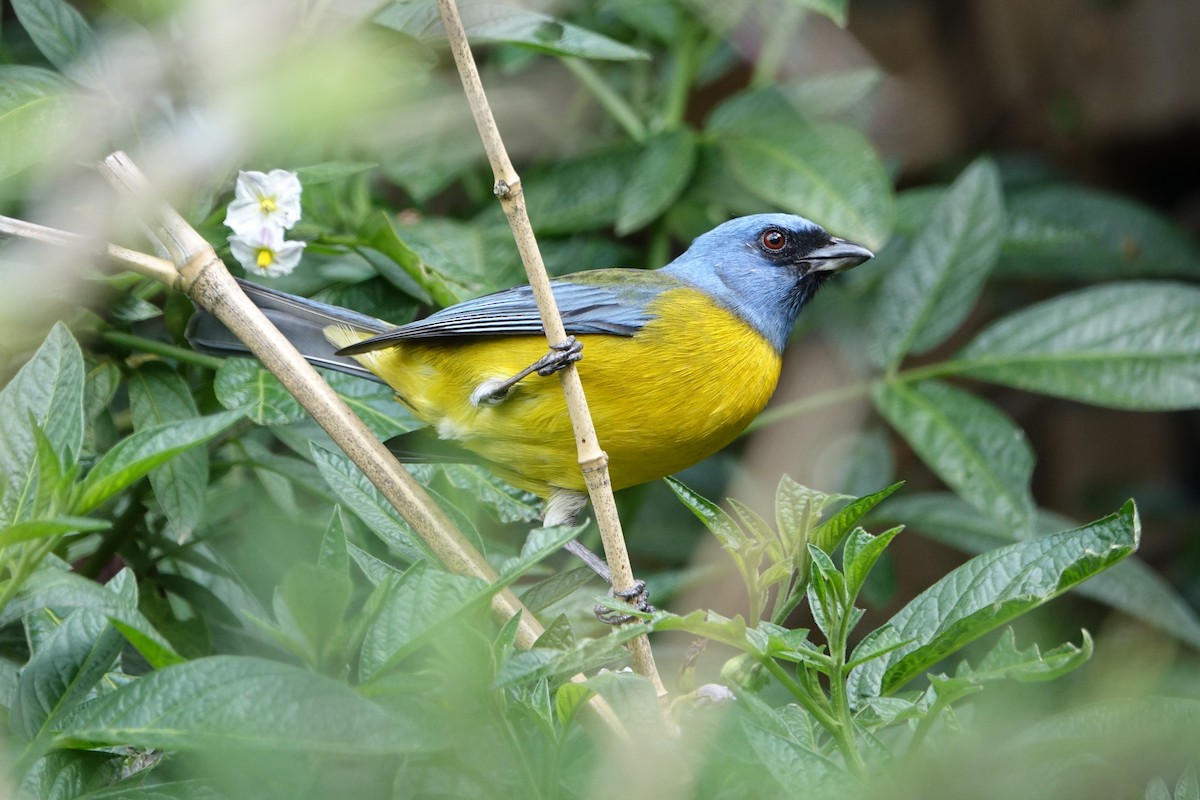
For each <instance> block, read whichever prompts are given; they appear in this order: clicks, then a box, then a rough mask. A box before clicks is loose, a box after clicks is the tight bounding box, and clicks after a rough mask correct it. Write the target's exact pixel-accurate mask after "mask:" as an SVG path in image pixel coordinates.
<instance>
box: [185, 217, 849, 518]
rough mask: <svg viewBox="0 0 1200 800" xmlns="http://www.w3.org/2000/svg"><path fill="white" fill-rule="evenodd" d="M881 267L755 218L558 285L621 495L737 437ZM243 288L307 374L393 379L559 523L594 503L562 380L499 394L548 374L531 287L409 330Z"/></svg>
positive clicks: (210, 332)
mask: <svg viewBox="0 0 1200 800" xmlns="http://www.w3.org/2000/svg"><path fill="white" fill-rule="evenodd" d="M871 257H872V254H871V252H870V251H869V250H867V249H866V248H864V247H861V246H859V245H857V244H854V243H852V242H848V241H845V240H844V239H839V238H835V237H833V236H831V235H829V234H828V233H827V232H826V231H825V230H824V229H823V228H821V227H820V226H819V225H817V224H815V223H813V222H810V221H809V220H807V219H804V218H803V217H798V216H793V215H789V214H757V215H754V216H748V217H741V218H738V219H734V220H730V221H729V222H725V223H723V224H721V225H719V226H717V227H716V228H714V229H713V230H711V231H709V232H708V233H705V234H704V235H702V236H700V237H698V238H697V239H696V240H695V241H694V242H693V243H692V245H691V247H689V248H688V249H687V251H686V252H684V253H683V255H681V256H679V257H678V258H677V259H675V260H674V261H672V262H671V263H670V264H668V265H666V266H665V267H662V268H661V269H657V270H636V269H604V270H594V271H590V272H580V273H576V274H572V275H567V276H564V277H561V278H557V279H556V280H554V281H553V282H552V285H553V289H554V297H555V300H556V301H557V303H558V308H559V311H560V313H561V314H562V318H563V323H564V325H565V326H566V330H567V333H568V334H570V335H572V336H574V337H576V338H577V339H578V341H579V342H581V343H582V345H583V347H582V360H580V361H579V364H578V368H579V373H580V378H581V379H582V381H583V386H584V390H585V392H586V393H587V397H588V405H589V406H590V408H591V412H592V417H593V419H594V421H595V425H596V433H597V436H598V438H599V442H600V446H601V447H602V448H603V449H604V450H605V451H606V452H607V453H608V458H609V470H610V475H611V478H612V484H613V488H615V489H620V488H623V487H626V486H632V485H634V484H638V483H643V482H645V481H650V480H654V479H656V478H661V477H663V476H665V475H669V474H671V473H673V472H677V471H679V470H682V469H684V468H685V467H688V466H691V465H692V464H695V463H696V462H698V461H700V460H701V459H703V458H705V457H707V456H709V455H711V454H712V453H714V452H716V451H717V450H720V449H721V448H722V447H724V446H725V445H727V444H729V443H730V442H731V441H733V439H734V438H735V437H736V436H737V435H738V434H739V433H741V432H742V430H744V429H745V427H746V426H747V425H748V424H749V423H750V421H751V420H752V419H754V417H755V415H757V414H758V413H759V411H761V410H762V409H763V407H764V406H765V405H766V404H767V401H768V400H769V399H770V397H771V394H772V393H773V392H774V391H775V385H776V383H777V381H778V379H779V372H780V366H781V358H782V354H783V350H784V347H785V345H786V344H787V341H788V337H789V335H790V333H791V330H792V325H793V323H794V322H795V320H796V315H797V314H799V313H800V310H801V309H802V308H803V307H804V305H805V303H807V302H808V301H809V300H810V299H811V298H812V296H813V294H814V293H815V292H816V291H817V289H818V288H819V287H820V286H821V284H823V283H824V282H825V281H826V280H827V279H828V278H829V277H830V276H832V275H833V274H835V273H837V272H839V271H841V270H844V269H848V268H850V267H854V266H856V265H858V264H861V263H863V262H864V261H866V260H867V259H869V258H871ZM248 289H249V290H250V293H251V296H252V297H253V298H254V299H255V301H256V302H257V303H258V304H259V305H260V306H261V307H263V309H264V310H265V311H266V312H267V314H268V316H269V317H271V319H272V320H273V321H274V322H275V324H276V325H277V326H279V328H280V330H282V331H283V333H284V334H285V335H287V336H288V338H289V339H291V340H292V341H293V343H294V344H295V345H296V346H297V348H298V349H299V350H300V351H301V352H302V353H304V354H305V356H306V357H307V358H309V360H310V361H312V362H313V363H316V364H318V365H320V366H326V367H332V368H334V369H339V370H343V371H347V372H351V373H354V374H359V375H363V376H365V377H372V378H375V379H377V380H382V381H383V382H384V383H386V384H388V385H389V386H390V387H391V388H392V389H394V390H395V392H396V395H397V397H398V399H399V400H400V402H402V403H403V404H404V405H406V406H407V407H408V408H409V409H411V411H412V412H413V414H415V415H416V416H417V418H419V419H420V420H422V421H423V422H425V423H427V425H428V426H429V429H430V430H431V431H432V432H436V434H437V436H438V437H439V438H440V439H443V440H451V441H452V442H454V443H456V444H457V445H460V446H461V447H462V448H463V449H465V450H466V451H469V452H470V453H472V454H474V455H475V456H476V457H477V458H478V459H479V460H481V461H482V462H483V463H484V464H485V465H486V466H488V467H489V468H490V469H492V470H493V471H494V472H495V473H496V474H497V475H499V476H501V477H503V478H504V479H505V480H507V481H509V482H510V483H512V484H513V485H514V486H518V487H520V488H522V489H526V490H528V491H530V492H533V493H535V494H537V495H539V496H540V497H542V498H543V499H544V500H545V501H546V503H547V507H546V518H545V522H546V524H547V525H553V524H558V523H561V522H564V521H567V520H570V519H572V518H573V517H574V515H575V514H576V512H578V511H579V509H580V508H581V507H582V506H583V504H584V502H585V501H586V497H587V495H586V489H585V487H584V482H583V476H582V474H581V472H580V468H579V464H578V460H577V455H576V449H575V440H574V436H573V434H572V429H571V422H570V418H569V417H568V415H567V409H566V403H565V401H564V399H563V394H562V389H561V388H560V386H559V382H558V381H557V380H551V379H547V378H545V377H540V376H539V375H538V374H536V373H535V374H531V375H529V376H528V377H525V378H523V379H521V380H518V381H516V382H515V383H513V384H512V385H511V386H509V387H507V391H505V390H504V386H505V382H506V381H508V380H509V379H511V378H512V377H513V376H514V375H517V374H519V373H520V372H522V371H523V370H525V369H526V368H527V367H529V366H530V365H531V364H534V363H543V364H544V363H545V362H540V359H541V358H542V357H543V354H544V353H545V352H546V340H545V336H544V334H543V332H542V325H541V318H540V316H539V314H538V310H537V307H536V305H535V303H534V300H533V295H532V292H531V290H530V288H529V287H528V286H518V287H516V288H513V289H507V290H504V291H501V292H497V293H495V294H490V295H487V296H484V297H479V298H476V299H474V300H467V301H466V302H463V303H459V304H458V305H455V306H451V307H450V308H446V309H443V310H441V311H438V312H437V313H435V314H432V315H430V316H429V317H426V318H425V319H422V320H419V321H417V322H412V323H409V324H407V325H401V326H398V327H397V326H393V325H390V324H388V323H386V322H381V321H379V320H377V319H374V318H371V317H367V316H364V315H361V314H357V313H355V312H352V311H347V310H345V309H341V308H337V307H335V306H329V305H325V304H322V303H316V302H314V301H311V300H306V299H303V298H298V297H292V296H290V295H285V294H282V293H279V292H273V291H270V290H265V289H262V288H261V287H248ZM189 335H190V337H191V338H192V340H193V343H195V344H196V345H197V346H200V347H204V348H207V349H210V350H211V349H217V350H228V349H241V348H240V345H239V344H238V343H237V342H236V340H233V339H232V337H231V336H230V335H229V334H228V332H222V331H220V330H218V329H217V326H216V325H214V324H213V322H212V321H211V319H210V320H207V321H206V320H205V318H203V317H200V318H198V320H197V322H195V323H194V324H193V326H192V329H191V331H190V334H189ZM562 360H564V361H565V360H566V357H564V358H563V359H562ZM496 387H502V388H501V390H500V391H496ZM405 440H408V441H407V442H406V441H405ZM412 441H413V437H412V434H406V435H405V436H402V437H398V440H397V441H396V442H395V448H394V449H398V450H406V451H407V450H412V449H413V448H412V447H411V446H410V443H411V442H412ZM416 449H420V447H419V445H418V446H417V448H416ZM418 457H419V454H418Z"/></svg>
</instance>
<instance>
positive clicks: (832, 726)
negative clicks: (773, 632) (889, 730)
mask: <svg viewBox="0 0 1200 800" xmlns="http://www.w3.org/2000/svg"><path fill="white" fill-rule="evenodd" d="M760 661H761V663H762V665H763V666H765V667H766V668H767V672H769V673H771V675H773V676H774V677H775V680H777V681H779V682H780V683H781V684H782V685H783V688H785V689H787V690H788V691H789V692H791V694H792V696H793V697H795V698H796V700H797V701H799V703H800V705H802V706H804V710H805V711H807V712H808V713H810V714H812V715H813V717H814V718H815V719H816V720H817V722H818V723H820V725H821V727H822V728H824V729H825V730H827V731H829V733H830V735H832V736H833V738H834V739H841V738H842V737H843V736H844V735H845V734H844V732H843V731H842V729H841V723H840V722H838V721H837V719H836V718H834V717H833V715H832V714H830V713H829V711H828V710H826V709H825V708H824V707H822V706H821V705H820V704H819V703H818V702H817V699H816V698H815V697H813V696H812V695H810V694H809V693H808V692H807V691H806V690H805V688H804V687H803V686H801V685H800V683H799V682H798V681H797V680H796V679H795V678H793V677H792V676H791V675H788V674H787V670H785V669H784V668H783V667H781V666H779V662H777V661H776V660H775V659H773V658H771V657H769V656H762V657H761V658H760ZM821 699H822V700H824V699H825V698H824V697H822V698H821ZM838 746H839V747H841V746H842V745H841V744H840V743H839V745H838Z"/></svg>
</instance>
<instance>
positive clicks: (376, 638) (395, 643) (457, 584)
mask: <svg viewBox="0 0 1200 800" xmlns="http://www.w3.org/2000/svg"><path fill="white" fill-rule="evenodd" d="M487 590H488V586H487V584H486V583H485V582H484V581H482V580H480V579H478V578H469V577H467V576H464V575H455V574H453V573H449V572H443V571H441V570H438V569H435V568H432V567H429V566H428V564H427V562H420V563H418V564H416V565H414V566H413V567H412V568H410V569H409V570H408V571H407V572H405V573H404V575H403V577H402V578H401V579H400V581H399V583H398V584H397V585H396V586H395V588H393V590H392V592H391V593H390V594H389V595H388V597H387V599H386V601H385V602H384V604H383V606H382V608H381V609H380V611H379V615H378V616H377V617H376V618H375V621H374V622H373V623H371V626H370V628H368V629H367V635H366V637H365V638H364V639H363V644H362V653H361V655H360V657H359V666H358V670H359V677H360V679H361V680H362V681H364V682H370V681H373V680H376V679H378V678H379V677H380V676H382V675H383V674H384V673H385V672H386V671H388V670H389V669H391V668H392V667H393V666H394V665H396V664H398V663H399V662H400V661H402V660H403V659H404V658H405V657H407V656H408V655H409V654H410V653H411V652H412V651H413V649H415V648H416V647H417V646H419V645H421V644H423V643H425V642H426V641H428V640H429V638H430V637H431V636H433V635H434V634H435V633H436V632H437V631H438V630H439V629H440V628H442V627H444V626H445V625H446V623H447V622H448V621H449V620H451V619H452V618H454V617H456V616H458V615H459V614H462V613H463V612H464V611H466V610H467V609H469V608H472V607H476V606H478V605H479V604H480V603H481V601H482V600H484V599H486V597H487Z"/></svg>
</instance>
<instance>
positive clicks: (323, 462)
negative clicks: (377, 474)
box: [311, 444, 426, 561]
mask: <svg viewBox="0 0 1200 800" xmlns="http://www.w3.org/2000/svg"><path fill="white" fill-rule="evenodd" d="M311 450H312V458H313V463H315V464H316V465H317V469H318V470H320V472H321V475H322V477H324V478H325V481H326V483H328V484H329V487H330V488H331V489H333V491H334V494H336V495H337V496H338V499H339V500H340V501H341V503H342V508H346V509H350V510H352V511H353V512H354V514H355V515H356V516H357V517H358V518H359V519H361V520H362V521H363V522H365V523H366V524H367V527H368V528H370V529H371V531H372V532H373V533H374V534H375V535H376V536H378V537H379V538H380V539H381V540H382V541H383V542H384V544H386V545H387V546H388V547H389V548H391V549H392V550H393V551H395V552H396V553H398V554H400V555H401V556H403V557H404V558H406V559H408V560H409V561H420V560H421V559H423V558H425V557H426V553H425V549H424V547H422V546H421V544H420V540H419V539H418V537H417V534H416V532H415V531H413V529H412V526H411V525H409V524H408V522H407V521H405V520H404V518H403V517H401V516H400V515H399V514H398V513H397V512H396V509H394V508H392V505H391V503H389V502H388V501H387V500H385V499H384V497H383V495H382V494H380V492H379V490H378V489H376V488H375V486H374V484H372V483H371V482H370V481H369V480H367V477H366V476H365V475H363V474H362V471H361V470H359V468H358V467H356V466H354V462H353V461H351V460H350V459H349V458H347V457H345V456H343V455H341V454H339V453H334V452H332V451H330V450H326V449H324V448H322V447H318V446H316V445H315V444H314V445H313V446H312V448H311Z"/></svg>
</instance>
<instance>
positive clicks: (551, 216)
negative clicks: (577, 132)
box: [522, 145, 642, 236]
mask: <svg viewBox="0 0 1200 800" xmlns="http://www.w3.org/2000/svg"><path fill="white" fill-rule="evenodd" d="M641 155H642V150H641V148H640V147H636V146H633V145H624V146H621V147H617V148H613V149H609V150H605V151H603V152H599V153H592V154H589V155H586V156H582V157H579V158H573V159H566V160H559V161H555V162H553V163H551V164H548V165H546V166H543V167H541V168H539V169H534V170H530V171H529V174H527V175H526V176H525V177H524V178H523V179H522V182H523V184H524V186H525V200H526V203H527V205H528V209H529V220H530V222H532V223H533V227H534V229H535V230H536V231H537V233H538V235H539V236H557V235H566V234H574V233H580V232H582V231H593V230H597V229H600V228H607V227H609V226H610V225H614V224H615V223H616V221H617V214H618V206H619V203H620V198H621V196H622V193H623V192H624V191H625V187H626V185H627V183H626V181H627V178H628V176H629V175H632V174H633V172H634V169H635V168H636V166H637V163H638V159H639V158H640V157H641Z"/></svg>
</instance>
